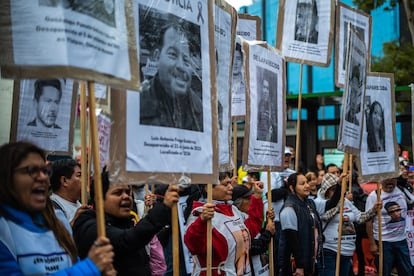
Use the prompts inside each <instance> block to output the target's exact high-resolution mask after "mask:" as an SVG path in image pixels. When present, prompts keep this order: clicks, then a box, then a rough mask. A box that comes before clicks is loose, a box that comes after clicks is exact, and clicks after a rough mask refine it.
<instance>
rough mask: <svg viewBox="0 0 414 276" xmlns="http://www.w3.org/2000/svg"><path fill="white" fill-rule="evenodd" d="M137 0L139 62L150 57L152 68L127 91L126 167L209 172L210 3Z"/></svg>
mask: <svg viewBox="0 0 414 276" xmlns="http://www.w3.org/2000/svg"><path fill="white" fill-rule="evenodd" d="M138 3H139V5H138V11H137V14H138V22H139V26H138V30H139V33H140V41H141V43H140V56H141V57H142V59H141V61H142V62H143V63H142V65H144V64H146V59H151V60H153V61H154V62H156V63H157V64H158V69H157V73H156V74H155V75H154V76H153V77H150V76H146V77H145V79H144V81H143V83H142V85H141V86H142V90H141V92H140V93H138V92H132V91H128V92H127V101H126V102H127V111H126V132H127V133H126V136H127V137H126V159H127V160H126V170H127V171H128V172H147V173H174V172H175V173H188V174H191V173H197V174H212V173H213V161H214V158H213V148H214V147H213V144H214V142H213V141H212V139H213V138H214V137H213V128H216V127H217V121H215V120H213V118H215V119H216V117H214V116H213V115H212V102H213V100H215V91H214V89H212V88H211V87H212V86H211V81H210V80H211V78H210V57H211V58H213V56H212V55H210V43H214V36H213V38H212V39H209V24H210V22H209V18H210V16H211V17H212V15H209V14H208V10H209V7H208V5H210V4H212V3H208V2H207V1H196V0H190V1H187V2H186V5H184V7H181V4H179V3H178V2H168V3H165V2H151V3H150V5H149V6H148V3H147V1H139V2H138ZM211 23H212V22H211ZM214 106H215V105H214ZM214 166H217V164H215V165H214Z"/></svg>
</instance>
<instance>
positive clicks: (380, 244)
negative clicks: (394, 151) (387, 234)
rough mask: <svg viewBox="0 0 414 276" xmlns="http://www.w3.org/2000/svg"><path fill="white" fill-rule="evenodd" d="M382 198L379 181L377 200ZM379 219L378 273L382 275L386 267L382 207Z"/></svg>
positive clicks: (378, 214) (378, 213)
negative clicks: (383, 248)
mask: <svg viewBox="0 0 414 276" xmlns="http://www.w3.org/2000/svg"><path fill="white" fill-rule="evenodd" d="M380 200H381V183H380V182H377V201H380ZM377 219H378V251H379V256H378V258H379V259H378V266H379V267H378V275H382V272H383V267H384V260H383V254H382V214H381V209H379V210H378V211H377Z"/></svg>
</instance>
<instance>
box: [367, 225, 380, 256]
mask: <svg viewBox="0 0 414 276" xmlns="http://www.w3.org/2000/svg"><path fill="white" fill-rule="evenodd" d="M365 230H366V231H367V236H368V241H369V251H370V252H371V254H372V255H374V256H375V255H378V254H379V252H378V246H377V244H376V242H375V239H374V227H373V221H372V220H369V221H367V222H366V223H365Z"/></svg>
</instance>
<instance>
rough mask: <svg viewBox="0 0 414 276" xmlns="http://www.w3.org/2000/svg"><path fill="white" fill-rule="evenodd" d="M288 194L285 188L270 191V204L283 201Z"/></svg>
mask: <svg viewBox="0 0 414 276" xmlns="http://www.w3.org/2000/svg"><path fill="white" fill-rule="evenodd" d="M288 194H289V191H288V190H287V189H286V188H278V189H273V190H272V202H276V201H279V200H281V199H285V198H286V197H287V196H288Z"/></svg>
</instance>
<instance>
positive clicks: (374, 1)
mask: <svg viewBox="0 0 414 276" xmlns="http://www.w3.org/2000/svg"><path fill="white" fill-rule="evenodd" d="M353 3H354V4H355V5H356V6H357V7H358V8H359V9H361V10H363V11H365V12H367V13H369V12H370V11H371V10H373V9H377V8H379V7H383V8H384V10H390V9H391V8H395V7H396V5H397V4H400V5H402V7H403V9H404V13H405V16H406V18H407V23H408V30H409V32H410V36H411V37H405V38H402V39H400V42H398V41H392V42H387V43H384V44H383V52H384V56H383V57H372V68H371V69H372V71H374V72H393V73H394V81H395V83H396V84H397V85H408V84H410V83H412V82H413V79H412V76H414V60H413V58H412V57H413V56H414V0H353Z"/></svg>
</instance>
